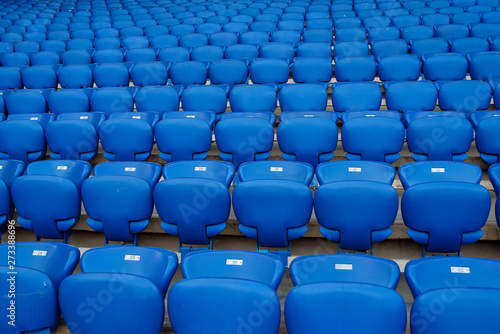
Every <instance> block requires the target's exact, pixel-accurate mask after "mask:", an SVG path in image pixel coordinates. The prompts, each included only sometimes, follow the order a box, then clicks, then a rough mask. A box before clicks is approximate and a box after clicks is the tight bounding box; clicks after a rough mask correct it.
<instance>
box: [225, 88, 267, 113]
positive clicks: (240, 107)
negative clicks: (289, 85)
mask: <svg viewBox="0 0 500 334" xmlns="http://www.w3.org/2000/svg"><path fill="white" fill-rule="evenodd" d="M229 103H230V106H231V111H232V112H240V111H243V112H254V111H268V112H274V110H275V109H276V103H277V97H276V90H275V89H273V87H271V86H266V85H237V86H235V87H234V88H233V89H232V90H231V92H230V94H229Z"/></svg>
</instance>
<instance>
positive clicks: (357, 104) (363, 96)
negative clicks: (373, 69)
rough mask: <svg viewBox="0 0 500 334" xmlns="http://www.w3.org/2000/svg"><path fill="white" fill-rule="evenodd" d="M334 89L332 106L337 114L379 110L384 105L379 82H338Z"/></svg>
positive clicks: (333, 86)
mask: <svg viewBox="0 0 500 334" xmlns="http://www.w3.org/2000/svg"><path fill="white" fill-rule="evenodd" d="M332 89H333V91H332V105H333V110H335V111H336V112H342V111H351V110H379V109H380V105H381V104H382V91H381V89H380V83H379V82H346V83H344V82H336V83H334V84H333V85H332Z"/></svg>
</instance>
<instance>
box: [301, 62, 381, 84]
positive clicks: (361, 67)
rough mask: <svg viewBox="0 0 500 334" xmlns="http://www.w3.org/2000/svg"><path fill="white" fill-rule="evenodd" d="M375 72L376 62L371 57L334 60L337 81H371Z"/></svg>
mask: <svg viewBox="0 0 500 334" xmlns="http://www.w3.org/2000/svg"><path fill="white" fill-rule="evenodd" d="M294 66H295V64H294ZM376 74H377V64H376V63H375V60H373V58H372V57H364V56H358V57H345V58H340V59H338V60H337V61H336V62H335V78H336V79H337V81H354V82H356V81H373V80H374V79H375V75H376Z"/></svg>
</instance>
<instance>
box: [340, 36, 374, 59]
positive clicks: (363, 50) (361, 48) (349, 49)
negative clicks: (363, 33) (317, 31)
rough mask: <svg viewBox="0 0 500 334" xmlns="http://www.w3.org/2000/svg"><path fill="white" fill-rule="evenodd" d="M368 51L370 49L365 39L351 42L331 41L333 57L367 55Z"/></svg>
mask: <svg viewBox="0 0 500 334" xmlns="http://www.w3.org/2000/svg"><path fill="white" fill-rule="evenodd" d="M369 52H370V49H369V47H368V42H367V41H366V40H363V41H352V42H351V41H350V42H337V41H335V43H333V56H334V57H335V59H337V58H341V57H357V56H368V54H369Z"/></svg>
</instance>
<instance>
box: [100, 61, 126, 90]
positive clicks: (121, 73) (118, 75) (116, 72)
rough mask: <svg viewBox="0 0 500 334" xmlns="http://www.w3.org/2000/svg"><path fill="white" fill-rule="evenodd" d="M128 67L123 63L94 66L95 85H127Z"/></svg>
mask: <svg viewBox="0 0 500 334" xmlns="http://www.w3.org/2000/svg"><path fill="white" fill-rule="evenodd" d="M129 80H130V78H129V69H128V67H127V65H125V64H123V63H116V64H112V63H109V64H98V65H97V66H96V67H95V68H94V81H95V84H96V86H97V87H118V86H128V84H129Z"/></svg>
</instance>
